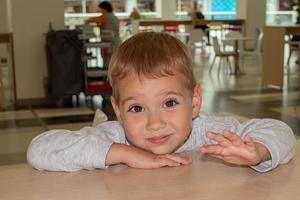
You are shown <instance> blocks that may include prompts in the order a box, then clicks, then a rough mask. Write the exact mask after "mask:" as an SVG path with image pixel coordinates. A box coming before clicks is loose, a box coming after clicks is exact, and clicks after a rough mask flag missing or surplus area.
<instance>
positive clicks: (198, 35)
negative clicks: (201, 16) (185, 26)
mask: <svg viewBox="0 0 300 200" xmlns="http://www.w3.org/2000/svg"><path fill="white" fill-rule="evenodd" d="M204 36H205V35H204V32H203V30H202V29H192V30H191V32H190V39H189V43H188V44H189V46H191V45H193V44H194V43H197V42H202V41H203V38H204Z"/></svg>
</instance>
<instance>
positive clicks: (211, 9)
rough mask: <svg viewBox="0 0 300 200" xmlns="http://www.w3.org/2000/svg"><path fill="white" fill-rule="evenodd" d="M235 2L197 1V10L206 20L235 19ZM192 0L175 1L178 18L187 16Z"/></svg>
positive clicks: (227, 0) (222, 0)
mask: <svg viewBox="0 0 300 200" xmlns="http://www.w3.org/2000/svg"><path fill="white" fill-rule="evenodd" d="M236 1H237V0H226V1H224V0H197V3H198V9H200V10H201V11H202V13H203V14H204V15H205V18H207V19H211V18H213V19H232V18H236ZM192 4H193V0H177V13H176V14H177V15H178V17H179V18H184V17H187V16H188V12H189V11H190V10H191V9H192Z"/></svg>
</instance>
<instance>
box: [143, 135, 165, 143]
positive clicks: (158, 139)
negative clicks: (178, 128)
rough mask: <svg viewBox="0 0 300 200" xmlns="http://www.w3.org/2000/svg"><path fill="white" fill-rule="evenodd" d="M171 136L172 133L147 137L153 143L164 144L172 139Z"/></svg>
mask: <svg viewBox="0 0 300 200" xmlns="http://www.w3.org/2000/svg"><path fill="white" fill-rule="evenodd" d="M170 137H171V135H162V136H157V137H151V138H147V140H148V141H149V142H150V143H153V144H164V143H166V142H167V141H168V140H169V139H170Z"/></svg>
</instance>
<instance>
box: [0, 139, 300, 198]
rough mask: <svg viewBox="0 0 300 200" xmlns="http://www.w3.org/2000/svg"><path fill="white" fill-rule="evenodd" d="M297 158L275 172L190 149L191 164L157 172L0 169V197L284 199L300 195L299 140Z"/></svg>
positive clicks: (116, 168) (136, 170)
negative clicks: (229, 162)
mask: <svg viewBox="0 0 300 200" xmlns="http://www.w3.org/2000/svg"><path fill="white" fill-rule="evenodd" d="M297 146H298V150H297V153H296V157H295V158H294V159H293V160H292V161H291V162H290V163H288V164H287V165H281V166H279V167H278V168H276V169H275V170H273V171H270V172H267V173H258V172H255V171H254V170H252V169H250V168H248V167H237V166H228V165H227V164H224V163H223V162H222V161H220V160H216V159H214V158H211V157H208V156H207V155H202V154H200V153H198V152H190V153H189V155H190V156H191V157H192V158H193V164H192V165H190V166H181V167H174V168H171V167H166V168H160V169H153V170H142V169H132V168H128V167H126V166H123V165H118V166H114V167H110V168H108V169H106V170H92V171H86V170H83V171H79V172H73V173H63V172H45V171H37V170H34V169H32V168H30V167H29V166H28V165H26V164H23V165H14V166H3V167H0V199H1V200H8V199H14V200H18V199H20V200H21V199H22V200H23V199H30V200H35V199H37V200H41V199H43V200H45V199H51V200H58V199H63V200H66V199H72V200H76V199H79V200H82V199H86V200H89V199H101V200H115V199H122V200H124V199H131V200H132V199H137V200H147V199H151V200H153V199H156V200H160V199H180V200H182V199H186V200H189V199H197V200H198V199H208V200H209V199H213V200H220V199H222V200H226V199H230V200H233V199H237V200H241V199H242V200H253V199H263V200H279V199H280V200H282V199H297V198H299V196H300V190H299V183H300V150H299V147H300V141H297Z"/></svg>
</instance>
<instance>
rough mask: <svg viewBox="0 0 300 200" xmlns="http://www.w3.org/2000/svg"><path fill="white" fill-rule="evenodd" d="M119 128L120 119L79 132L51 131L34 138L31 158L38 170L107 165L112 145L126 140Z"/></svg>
mask: <svg viewBox="0 0 300 200" xmlns="http://www.w3.org/2000/svg"><path fill="white" fill-rule="evenodd" d="M118 127H119V125H118V123H117V122H106V123H103V124H101V125H99V126H97V127H92V128H91V127H85V128H83V129H81V130H79V131H68V130H50V131H47V132H45V133H43V134H41V135H38V136H37V137H35V138H34V139H33V140H32V141H31V143H30V145H29V147H28V150H27V161H28V163H29V164H30V165H31V166H33V167H34V168H36V169H39V170H49V171H77V170H81V169H94V168H106V166H105V158H106V154H107V152H108V150H109V148H110V146H111V145H112V144H113V143H114V142H118V143H122V142H125V137H124V136H123V134H121V133H120V132H119V128H118Z"/></svg>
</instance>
